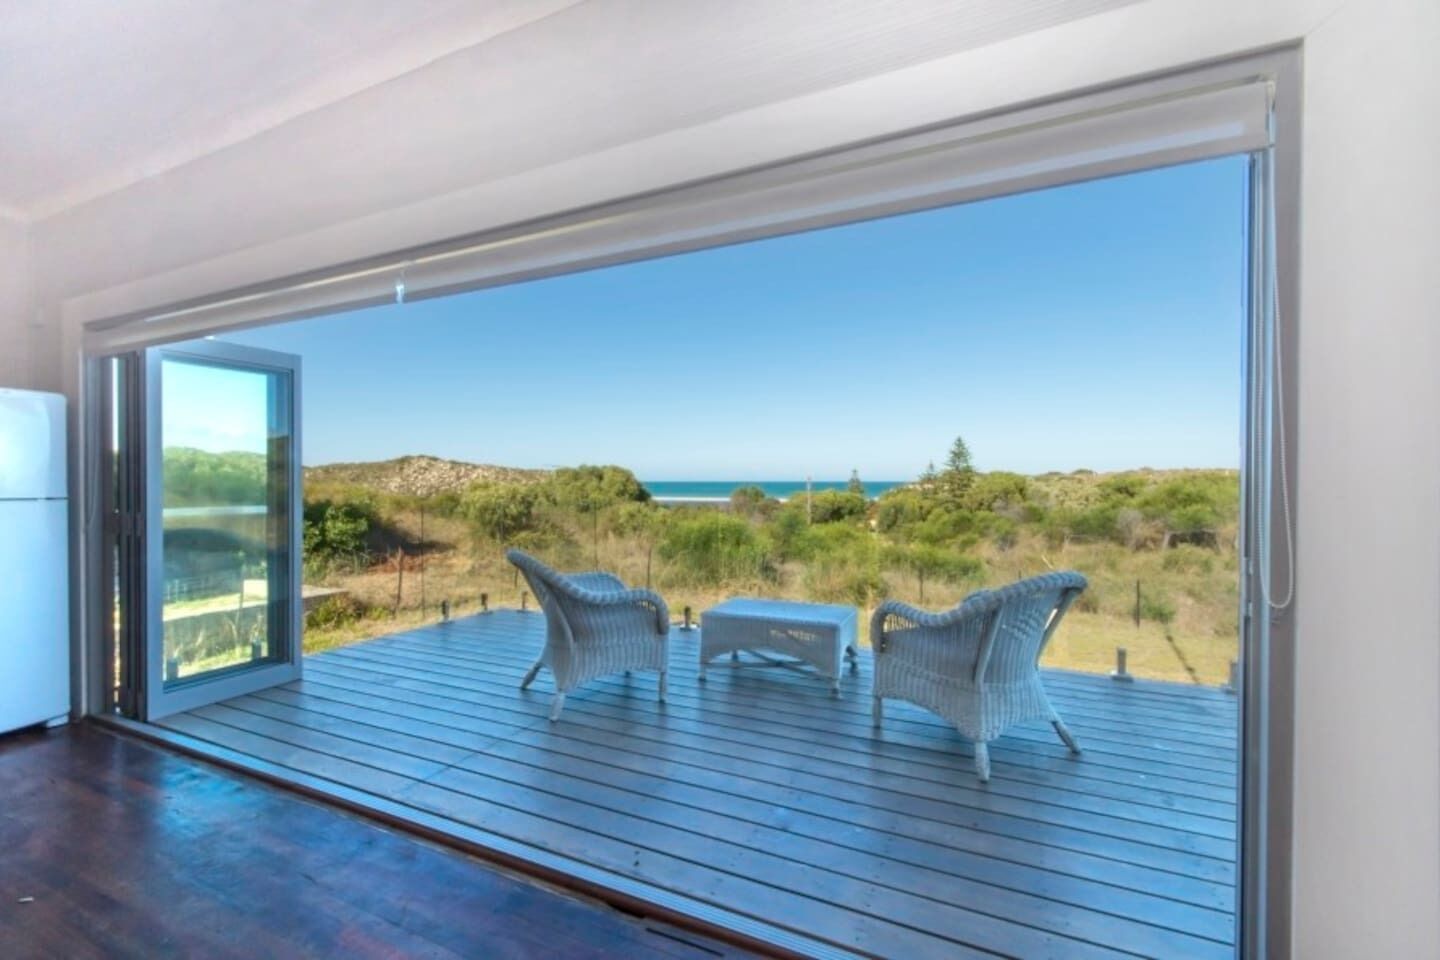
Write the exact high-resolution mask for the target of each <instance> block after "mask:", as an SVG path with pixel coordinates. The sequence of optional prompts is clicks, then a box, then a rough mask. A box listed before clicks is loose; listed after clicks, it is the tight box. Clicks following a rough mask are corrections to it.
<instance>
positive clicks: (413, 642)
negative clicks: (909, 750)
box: [369, 635, 1235, 769]
mask: <svg viewBox="0 0 1440 960" xmlns="http://www.w3.org/2000/svg"><path fill="white" fill-rule="evenodd" d="M369 649H370V650H371V651H373V652H380V651H392V650H393V651H396V652H410V653H412V654H417V655H420V656H421V657H422V659H423V658H424V657H425V656H443V657H446V658H449V659H451V660H452V661H453V662H456V663H463V662H470V663H473V664H475V665H478V666H480V667H481V668H482V669H483V668H485V667H492V666H493V665H494V664H495V662H496V661H497V659H499V660H503V661H504V662H506V663H508V664H509V665H510V666H511V667H513V668H515V669H516V670H517V671H519V672H522V673H523V671H524V670H525V669H527V668H528V667H529V666H530V661H531V660H533V655H531V654H529V652H528V651H515V650H496V651H487V650H485V649H483V648H474V649H459V648H457V647H456V645H455V644H453V643H449V642H444V643H439V644H437V643H433V642H429V641H425V640H424V639H422V638H417V637H412V636H408V635H406V636H401V637H387V638H386V640H385V642H383V643H380V642H377V643H375V644H373V645H371V646H370V647H369ZM768 673H770V674H773V673H774V672H773V671H768ZM862 676H863V671H862ZM630 679H631V680H634V681H637V682H641V683H643V682H646V681H647V680H650V681H652V682H653V677H650V675H647V674H644V673H639V674H636V675H635V676H634V677H632V678H630ZM671 679H672V681H673V682H675V683H677V684H679V683H690V682H692V681H694V679H695V674H694V672H693V671H691V672H687V671H685V670H683V669H676V668H674V667H672V669H671ZM710 682H711V683H718V682H720V677H719V675H718V674H717V675H715V676H713V677H712V679H711V681H710ZM815 686H816V684H815V683H814V681H813V680H809V679H806V678H801V682H800V683H796V682H795V681H794V680H791V681H790V682H789V683H786V684H777V683H763V684H762V683H759V682H757V683H756V684H755V685H754V686H752V687H751V688H750V689H747V690H743V691H741V690H735V689H734V688H733V685H732V689H731V692H732V693H733V694H736V695H737V696H738V697H742V698H745V702H755V703H763V702H765V699H763V698H764V697H765V695H767V694H768V695H769V697H768V699H769V701H770V702H771V703H772V704H775V705H778V706H780V707H781V708H782V709H788V712H793V713H795V714H797V715H799V716H805V715H807V713H808V712H811V711H814V710H823V711H824V712H825V714H826V715H827V719H828V718H829V717H831V716H840V717H844V718H847V719H853V720H863V723H864V724H865V729H866V730H867V731H868V729H869V709H870V707H869V699H868V694H869V691H868V686H867V685H866V684H864V683H861V684H858V685H856V687H857V689H855V690H854V692H855V693H856V694H858V695H863V701H864V702H863V703H862V704H860V705H859V709H858V710H857V709H856V704H855V703H854V701H853V699H851V700H842V701H838V702H837V701H836V700H835V699H833V698H830V697H829V695H828V693H826V694H824V696H823V699H822V698H821V697H817V696H816V693H815V690H814V689H812V688H813V687H815ZM675 691H676V692H678V693H682V694H683V692H684V688H683V687H679V686H677V687H676V688H675ZM797 694H802V695H804V700H803V701H801V700H800V698H799V697H797ZM777 697H778V698H779V699H777ZM1054 699H1055V701H1056V703H1057V706H1061V707H1062V708H1063V709H1062V712H1063V713H1066V714H1067V719H1068V720H1070V722H1071V725H1072V726H1081V725H1082V721H1084V722H1083V726H1084V727H1085V728H1086V729H1087V730H1089V731H1090V732H1091V735H1092V736H1093V737H1095V738H1096V739H1097V740H1100V741H1104V742H1111V741H1116V740H1119V741H1121V742H1125V743H1133V741H1134V740H1135V738H1136V737H1137V736H1138V737H1145V736H1147V735H1149V734H1151V733H1163V732H1167V731H1169V730H1170V729H1172V726H1171V724H1173V719H1170V721H1169V723H1168V724H1167V725H1166V726H1164V727H1160V726H1158V725H1157V723H1155V722H1150V723H1148V724H1144V725H1139V724H1136V723H1135V722H1134V716H1133V714H1132V715H1129V716H1128V719H1129V721H1130V722H1129V723H1128V724H1126V725H1125V726H1123V727H1121V726H1117V725H1115V724H1114V723H1113V722H1112V721H1110V720H1109V719H1107V718H1106V717H1105V716H1103V715H1097V714H1094V713H1089V712H1086V711H1084V710H1080V711H1076V710H1074V709H1071V708H1072V703H1071V701H1069V700H1068V699H1066V698H1065V697H1064V695H1056V696H1055V697H1054ZM892 713H893V714H894V715H893V717H891V718H889V720H888V722H889V723H891V724H892V725H895V726H898V727H900V728H902V729H906V728H909V729H913V731H914V732H915V733H918V734H929V735H936V734H938V733H941V732H944V733H947V734H953V731H950V730H949V728H948V727H946V726H945V725H944V724H943V723H940V722H938V721H937V720H936V719H933V718H930V717H929V716H928V715H924V714H917V713H914V712H909V713H906V714H901V713H896V712H894V711H892ZM1234 733H1235V727H1234V724H1233V723H1232V724H1230V725H1229V727H1228V728H1226V730H1225V731H1224V733H1216V732H1200V731H1194V730H1185V731H1183V734H1181V735H1177V736H1175V737H1173V738H1171V737H1165V736H1160V737H1159V738H1158V739H1160V740H1162V741H1164V749H1166V750H1170V751H1174V752H1177V753H1181V754H1187V755H1195V756H1197V757H1204V758H1219V759H1222V760H1224V761H1226V762H1227V763H1228V764H1229V765H1230V767H1231V768H1233V760H1234ZM1217 769H1224V767H1217Z"/></svg>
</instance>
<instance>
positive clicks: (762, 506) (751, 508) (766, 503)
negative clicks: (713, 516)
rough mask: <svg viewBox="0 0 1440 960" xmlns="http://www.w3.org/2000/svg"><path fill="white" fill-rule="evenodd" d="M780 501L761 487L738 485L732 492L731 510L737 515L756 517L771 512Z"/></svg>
mask: <svg viewBox="0 0 1440 960" xmlns="http://www.w3.org/2000/svg"><path fill="white" fill-rule="evenodd" d="M777 506H779V501H778V500H774V499H771V498H770V497H767V496H766V495H765V491H764V490H761V489H760V488H759V487H757V486H754V485H750V486H744V487H736V488H735V489H734V490H733V491H731V493H730V510H731V512H732V513H734V514H735V515H736V516H741V517H755V516H763V515H764V514H767V513H771V512H773V511H774V509H775V508H776V507H777Z"/></svg>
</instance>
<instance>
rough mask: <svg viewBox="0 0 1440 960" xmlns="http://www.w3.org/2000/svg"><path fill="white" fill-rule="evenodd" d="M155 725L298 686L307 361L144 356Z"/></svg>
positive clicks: (218, 353) (213, 351) (170, 353)
mask: <svg viewBox="0 0 1440 960" xmlns="http://www.w3.org/2000/svg"><path fill="white" fill-rule="evenodd" d="M147 374H148V380H149V382H148V384H147V389H148V398H149V416H148V417H147V429H148V431H149V437H150V444H149V459H148V463H149V466H150V470H149V471H148V474H147V485H148V487H149V490H148V503H149V506H150V509H149V510H148V511H147V513H148V516H147V523H148V524H149V530H150V536H149V537H148V538H147V543H148V547H147V550H148V562H149V571H150V576H149V577H148V584H149V588H148V589H149V593H150V596H149V603H150V625H151V629H150V630H149V631H147V637H148V643H147V646H148V648H149V649H148V651H147V661H148V666H149V669H148V671H147V672H148V680H149V682H148V684H147V691H146V701H147V711H146V715H147V717H148V718H150V719H155V718H158V717H160V716H164V715H166V714H168V713H173V712H176V711H178V710H186V709H190V708H192V707H195V706H199V705H202V704H204V703H210V702H214V701H215V700H220V699H224V698H226V697H231V696H237V695H239V694H241V693H245V692H250V691H253V690H256V689H259V688H261V687H265V686H270V685H273V684H276V683H284V682H286V681H288V680H291V679H294V678H295V677H296V676H298V675H299V667H300V659H299V648H300V629H299V610H300V604H299V597H300V551H299V510H300V507H299V504H300V496H301V494H300V485H299V444H298V431H297V430H296V417H295V405H296V404H295V399H296V397H297V395H298V386H299V385H298V379H299V372H298V363H297V361H296V358H294V357H289V356H286V355H283V354H274V353H270V352H269V351H260V350H253V349H250V348H240V347H235V346H233V345H230V344H224V343H218V342H210V341H207V342H204V343H200V344H185V345H181V346H177V347H160V348H155V349H152V350H151V351H149V356H148V357H147Z"/></svg>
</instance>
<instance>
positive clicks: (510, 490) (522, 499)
mask: <svg viewBox="0 0 1440 960" xmlns="http://www.w3.org/2000/svg"><path fill="white" fill-rule="evenodd" d="M539 503H540V492H539V490H537V489H536V487H535V486H533V485H527V484H517V483H477V484H475V485H474V486H472V487H470V488H469V489H468V490H466V491H465V493H464V494H463V495H462V496H461V497H460V512H461V513H462V515H464V517H465V518H466V519H467V520H469V521H470V522H471V523H472V524H473V525H474V526H475V529H476V530H477V531H478V532H479V533H481V534H482V535H484V536H486V537H489V538H490V539H492V540H495V541H497V542H500V543H511V542H513V541H514V539H515V537H516V536H517V535H518V534H520V533H521V532H523V531H526V530H534V529H535V527H536V525H537V520H538V515H537V508H538V506H539Z"/></svg>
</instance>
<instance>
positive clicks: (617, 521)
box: [608, 503, 672, 543]
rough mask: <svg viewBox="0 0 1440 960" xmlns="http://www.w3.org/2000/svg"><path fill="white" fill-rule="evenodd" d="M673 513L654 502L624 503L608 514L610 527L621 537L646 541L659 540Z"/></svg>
mask: <svg viewBox="0 0 1440 960" xmlns="http://www.w3.org/2000/svg"><path fill="white" fill-rule="evenodd" d="M671 516H672V514H671V513H670V512H669V511H667V510H666V509H665V508H664V507H657V506H655V505H654V504H653V503H622V504H620V505H619V506H618V507H615V508H614V509H613V510H612V511H610V513H609V514H608V519H609V525H610V529H611V530H612V531H613V532H614V533H615V534H617V535H618V536H621V537H635V538H636V539H638V540H641V541H644V542H646V543H650V542H653V541H655V540H657V539H658V538H659V537H660V536H661V535H662V534H663V533H664V532H665V525H666V523H667V522H668V521H669V519H670V517H671Z"/></svg>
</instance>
